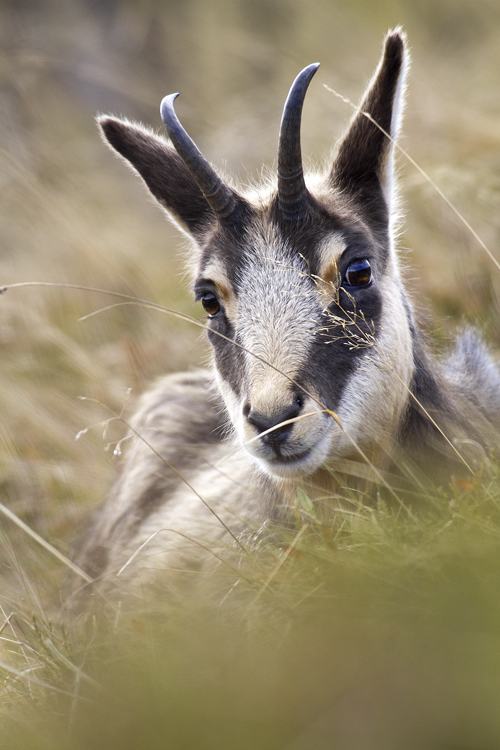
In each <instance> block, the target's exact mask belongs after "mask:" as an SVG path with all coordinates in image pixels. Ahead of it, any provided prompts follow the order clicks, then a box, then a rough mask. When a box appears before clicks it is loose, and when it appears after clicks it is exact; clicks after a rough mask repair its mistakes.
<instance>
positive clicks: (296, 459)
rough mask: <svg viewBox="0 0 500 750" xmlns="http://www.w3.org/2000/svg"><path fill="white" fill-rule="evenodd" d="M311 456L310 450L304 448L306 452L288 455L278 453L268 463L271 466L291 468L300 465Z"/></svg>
mask: <svg viewBox="0 0 500 750" xmlns="http://www.w3.org/2000/svg"><path fill="white" fill-rule="evenodd" d="M311 454H312V450H311V449H310V448H306V450H304V451H301V452H300V453H292V454H290V455H283V454H282V453H279V452H278V453H277V454H276V455H275V456H274V457H273V458H272V460H270V463H271V464H273V466H274V465H278V466H292V465H293V464H297V463H300V462H301V461H303V460H304V459H305V458H307V457H308V456H310V455H311Z"/></svg>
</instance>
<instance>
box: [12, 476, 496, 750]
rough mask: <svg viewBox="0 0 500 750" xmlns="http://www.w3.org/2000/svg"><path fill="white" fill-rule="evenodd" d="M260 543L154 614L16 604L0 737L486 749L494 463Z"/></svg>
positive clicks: (45, 744) (38, 742) (27, 741)
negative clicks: (408, 502) (62, 619)
mask: <svg viewBox="0 0 500 750" xmlns="http://www.w3.org/2000/svg"><path fill="white" fill-rule="evenodd" d="M272 537H273V540H272V542H269V541H267V542H263V541H262V540H261V542H260V543H259V544H258V545H257V547H256V548H255V549H254V550H253V551H252V553H251V555H250V557H249V558H248V559H245V560H243V561H242V562H241V564H240V567H239V576H237V577H235V576H234V573H233V571H232V570H230V569H229V568H226V567H225V565H223V564H221V566H220V568H219V570H218V573H217V574H216V575H215V576H214V577H213V578H212V579H211V580H210V582H206V583H201V584H200V582H198V586H197V587H196V589H195V590H193V588H192V584H188V585H186V587H185V590H184V592H183V594H182V596H177V597H174V598H171V599H170V600H169V601H168V602H167V601H165V602H162V601H156V603H155V606H154V607H151V605H150V603H146V599H145V602H144V607H142V606H141V605H139V606H137V607H136V609H135V611H134V612H132V613H130V612H128V613H127V614H125V612H119V611H118V610H115V611H111V612H109V611H108V613H107V614H106V615H105V614H104V613H103V612H102V611H99V608H96V610H95V611H94V612H93V613H92V614H91V615H89V616H88V617H86V618H82V617H80V618H78V619H77V621H76V622H72V623H71V624H70V623H69V622H67V623H66V626H65V627H61V626H51V625H50V622H49V619H48V618H44V616H43V614H41V613H40V611H39V612H38V614H37V615H36V618H35V619H34V618H33V616H32V615H31V613H30V611H29V609H28V610H27V611H26V613H25V615H24V616H23V614H22V613H21V612H20V611H17V612H16V613H15V614H14V615H13V616H12V618H11V619H10V620H9V621H8V623H7V622H6V623H4V625H3V628H2V636H3V637H4V638H5V639H6V640H7V643H6V644H5V645H6V646H8V648H9V649H10V651H11V654H10V658H9V661H10V665H11V666H10V667H9V669H10V671H6V670H5V669H4V670H3V690H2V697H1V703H0V706H1V716H0V731H1V735H2V738H3V741H4V743H5V745H4V746H5V747H9V748H27V749H29V748H33V749H34V750H35V749H36V750H38V748H51V750H52V749H53V748H54V749H56V748H61V750H62V748H68V749H72V748H75V750H76V749H77V748H78V749H82V750H83V749H87V748H88V749H89V750H90V749H91V748H92V749H94V748H122V749H123V750H127V748H130V749H131V750H132V748H138V747H147V748H151V749H152V750H153V749H154V748H165V747H172V748H193V749H194V748H199V747H204V748H205V747H206V748H228V749H229V748H231V749H233V748H248V749H249V750H250V749H252V750H253V749H254V748H256V747H259V748H270V749H271V748H272V749H273V750H274V749H275V748H290V750H293V749H297V750H299V749H302V748H304V750H305V749H306V748H315V750H321V749H322V748H332V747H335V748H344V747H345V748H367V750H368V749H370V750H378V749H379V748H380V750H382V749H383V750H392V748H394V750H396V749H398V750H399V749H400V748H402V747H404V748H410V750H411V749H412V748H426V750H433V749H434V748H436V749H439V750H444V749H447V750H448V749H449V750H452V749H453V750H466V749H470V750H472V749H474V750H490V749H491V750H494V749H495V748H497V747H498V745H499V742H500V714H499V711H498V705H499V701H500V556H499V549H500V482H499V480H498V478H497V476H496V471H495V472H493V476H486V474H485V475H483V476H482V477H480V478H478V480H477V482H476V484H475V486H472V485H470V486H468V488H467V489H461V488H460V487H459V485H458V484H453V485H451V486H450V487H449V488H447V489H446V491H443V490H438V491H436V492H435V493H431V492H427V493H426V494H425V495H421V497H420V498H419V514H418V518H417V517H415V516H413V517H410V516H409V515H408V514H407V513H406V512H405V511H399V512H395V511H390V510H389V509H388V508H386V507H385V506H384V504H383V503H382V504H381V505H380V506H379V507H378V508H377V509H369V508H358V509H354V508H353V512H352V513H345V514H344V517H343V519H342V521H341V522H340V521H339V520H337V522H336V524H335V526H334V527H325V526H322V525H320V524H319V523H317V522H315V520H314V518H313V517H311V516H309V517H308V518H305V522H304V517H303V518H302V520H301V521H300V522H298V524H297V528H296V529H293V530H289V531H288V532H284V531H283V530H282V529H281V530H275V532H274V534H273V535H272ZM228 560H231V558H230V557H228ZM231 563H234V560H231ZM165 575H171V573H168V572H166V574H165ZM192 575H193V574H189V573H184V574H179V576H180V577H181V579H182V577H183V576H185V577H186V578H187V577H189V576H191V577H192ZM235 580H237V583H235ZM190 592H191V593H190ZM145 596H146V595H145ZM7 614H8V613H7ZM84 620H85V621H84ZM13 654H15V656H14V655H13ZM13 668H14V669H17V670H18V671H17V673H16V674H14V673H13V671H12V669H13ZM50 686H52V688H51V687H50Z"/></svg>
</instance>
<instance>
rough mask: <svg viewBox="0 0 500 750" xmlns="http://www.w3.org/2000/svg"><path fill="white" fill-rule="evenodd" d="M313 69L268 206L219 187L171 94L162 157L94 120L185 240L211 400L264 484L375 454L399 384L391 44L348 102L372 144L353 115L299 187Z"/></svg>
mask: <svg viewBox="0 0 500 750" xmlns="http://www.w3.org/2000/svg"><path fill="white" fill-rule="evenodd" d="M316 67H317V66H309V68H306V69H305V70H304V71H303V72H302V73H301V74H300V75H299V76H298V77H297V79H296V81H295V83H294V85H293V86H292V89H291V91H290V95H289V98H288V100H287V103H286V105H285V112H284V115H283V121H282V126H281V135H280V152H279V157H278V175H279V178H278V191H277V193H275V192H270V190H269V188H265V189H264V190H263V191H262V194H261V195H260V196H257V197H255V195H254V196H252V197H250V196H248V197H247V196H245V195H243V194H241V193H238V192H237V191H236V190H234V189H233V188H230V187H228V186H227V185H226V184H225V183H223V182H222V180H221V179H220V178H219V177H218V176H217V175H216V174H215V172H214V171H213V170H212V168H211V167H210V165H208V163H207V162H205V160H204V159H203V157H202V156H201V154H200V153H199V152H198V150H197V149H196V147H195V146H194V144H193V143H192V141H190V139H189V137H188V136H187V134H186V133H185V131H184V130H183V129H182V126H181V125H180V123H179V122H178V120H177V118H176V116H175V113H174V112H173V100H174V98H175V97H174V96H172V97H167V99H165V100H164V103H163V104H162V116H163V118H164V122H165V124H166V126H167V130H168V132H169V135H170V137H171V139H172V142H173V144H174V145H173V146H172V145H170V144H169V143H168V142H166V141H164V140H163V139H160V138H158V137H157V136H154V135H153V134H151V133H149V132H147V131H146V130H144V129H143V128H140V127H138V126H134V125H131V124H128V123H125V122H122V121H118V120H115V119H113V118H103V119H102V120H101V126H102V128H103V131H104V134H105V136H106V138H107V139H108V141H109V142H110V143H111V145H112V146H113V147H114V148H115V149H116V150H117V151H118V152H119V153H120V154H121V155H122V156H124V157H125V158H126V159H128V160H129V161H130V162H131V164H132V165H133V166H134V168H135V169H136V170H137V171H138V172H139V174H141V176H142V177H143V178H144V180H145V181H146V183H147V185H148V187H149V188H150V190H151V191H152V193H153V194H154V195H155V196H156V197H157V198H158V200H159V201H160V202H161V203H162V205H163V206H164V207H165V208H167V210H168V211H169V212H170V214H171V215H173V216H174V219H175V220H176V221H177V222H179V223H180V224H181V225H182V228H183V229H184V231H186V232H188V233H189V234H190V236H191V237H192V238H193V239H194V252H193V256H194V267H195V271H194V276H195V283H194V290H195V296H196V299H197V300H201V302H202V304H203V307H204V308H205V310H206V312H207V315H208V328H209V331H208V337H209V340H210V342H211V344H212V346H213V350H214V360H215V374H216V379H217V383H218V386H219V389H220V392H221V394H222V396H223V399H224V401H225V404H226V407H227V411H228V414H229V416H230V419H231V422H232V424H233V426H234V429H235V432H236V434H237V436H238V438H239V439H240V441H241V443H242V444H243V446H244V447H245V449H246V450H247V451H248V453H249V454H250V455H251V456H252V457H253V459H254V460H255V461H256V462H257V464H258V465H259V466H260V468H261V469H262V470H263V471H264V472H265V473H266V474H268V475H271V476H274V477H280V478H287V477H290V478H293V477H294V476H295V477H296V476H298V475H303V474H311V473H313V472H315V471H316V470H317V469H319V468H320V467H321V466H322V465H323V463H324V462H325V460H326V459H327V458H329V457H356V456H357V446H358V447H360V448H362V449H363V450H364V451H367V450H368V451H372V452H373V451H378V450H382V451H389V452H390V449H391V444H392V441H393V440H394V438H395V435H396V433H397V426H398V423H399V421H400V419H401V415H402V412H403V411H404V410H405V408H406V405H407V400H408V387H409V384H410V381H411V378H412V374H413V355H412V344H411V333H410V322H409V318H408V313H407V306H406V305H405V299H404V292H403V290H402V286H401V282H400V280H399V274H398V269H397V263H396V260H395V255H394V250H393V247H392V225H393V218H392V213H391V209H392V205H391V204H392V144H391V141H390V140H389V138H388V137H387V134H389V135H390V136H391V138H394V137H395V136H396V135H397V129H398V110H399V106H400V104H399V102H400V98H401V91H402V87H403V83H402V81H403V76H404V67H405V56H404V40H403V37H402V36H401V34H400V33H398V32H393V33H391V34H389V35H388V37H387V39H386V43H385V49H384V54H383V57H382V59H381V61H380V64H379V66H378V68H377V71H376V72H375V75H374V78H373V80H372V82H371V84H370V86H369V88H368V90H367V93H366V94H365V97H364V100H363V102H362V105H361V109H362V111H368V112H369V114H370V115H371V117H372V118H373V119H374V120H375V121H376V122H377V123H378V124H379V125H380V128H382V130H383V131H384V132H382V130H381V129H380V128H379V127H377V126H376V125H374V123H373V122H372V121H371V120H370V119H369V118H367V117H366V116H365V115H364V114H360V113H358V114H357V115H356V116H355V117H354V119H353V121H352V123H351V125H350V127H349V129H348V131H347V134H346V135H345V136H344V138H343V140H342V141H341V143H340V146H339V150H338V154H337V157H336V158H335V160H334V162H333V165H332V166H330V168H329V170H328V171H327V172H326V173H325V174H324V175H317V176H315V177H314V178H311V179H310V180H304V178H303V175H302V167H301V157H300V141H299V140H298V137H299V136H298V129H299V127H300V113H301V109H302V103H303V99H304V95H305V91H306V90H307V86H308V84H309V81H310V79H311V78H312V75H313V74H314V72H315V70H316ZM174 147H175V148H174ZM328 411H330V412H334V413H335V414H336V415H337V418H335V417H333V416H332V415H331V414H329V413H328ZM295 418H298V419H295ZM339 419H340V422H341V424H342V428H341V427H340V426H339V421H338V420H339ZM290 420H294V421H290ZM282 423H285V424H282Z"/></svg>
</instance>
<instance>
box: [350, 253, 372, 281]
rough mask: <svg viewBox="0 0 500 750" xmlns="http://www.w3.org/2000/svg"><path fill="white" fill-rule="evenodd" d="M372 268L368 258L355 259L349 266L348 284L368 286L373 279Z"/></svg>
mask: <svg viewBox="0 0 500 750" xmlns="http://www.w3.org/2000/svg"><path fill="white" fill-rule="evenodd" d="M371 278H372V269H371V267H370V263H369V261H368V260H366V258H361V259H360V260H353V261H352V263H349V265H348V266H347V271H346V274H345V281H346V283H347V284H348V286H366V284H368V283H369V281H371Z"/></svg>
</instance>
